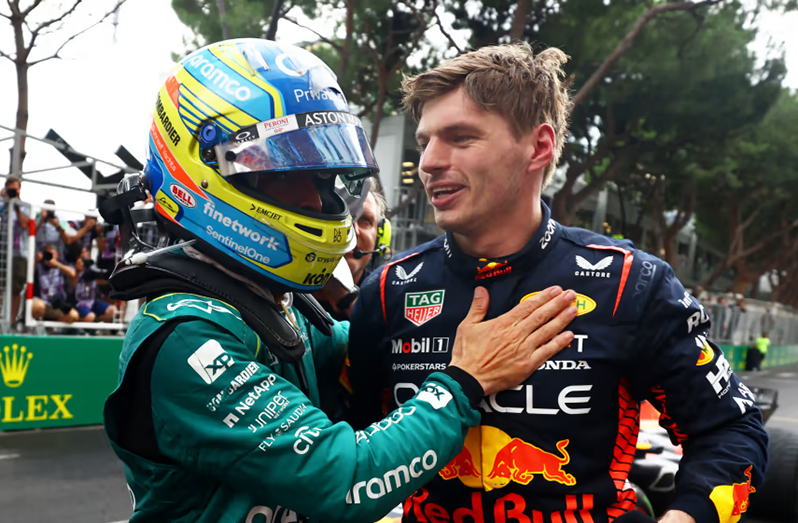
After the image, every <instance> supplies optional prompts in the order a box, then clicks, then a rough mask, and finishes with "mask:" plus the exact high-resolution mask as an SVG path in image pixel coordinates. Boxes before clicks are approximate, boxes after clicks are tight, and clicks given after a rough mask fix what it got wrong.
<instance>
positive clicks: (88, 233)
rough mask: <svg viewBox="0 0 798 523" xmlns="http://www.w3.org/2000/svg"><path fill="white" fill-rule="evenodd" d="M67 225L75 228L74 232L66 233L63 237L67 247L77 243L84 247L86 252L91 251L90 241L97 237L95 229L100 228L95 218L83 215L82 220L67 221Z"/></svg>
mask: <svg viewBox="0 0 798 523" xmlns="http://www.w3.org/2000/svg"><path fill="white" fill-rule="evenodd" d="M69 225H70V226H71V227H72V228H73V229H75V233H74V234H68V235H67V237H66V238H65V239H64V243H66V245H67V247H69V246H71V245H74V244H79V245H80V246H81V247H85V248H86V250H88V252H91V243H92V242H93V241H94V238H96V237H97V234H98V232H97V230H98V229H100V226H98V224H97V218H95V217H94V216H84V218H83V220H81V221H72V222H69Z"/></svg>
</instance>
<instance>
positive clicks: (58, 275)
mask: <svg viewBox="0 0 798 523" xmlns="http://www.w3.org/2000/svg"><path fill="white" fill-rule="evenodd" d="M36 260H37V263H36V273H35V276H34V284H33V295H34V296H35V297H34V298H33V304H32V305H31V315H32V316H33V318H34V319H36V320H41V319H44V320H46V321H62V322H64V323H72V322H75V321H77V320H78V311H77V310H75V308H74V307H73V306H72V305H71V304H70V303H69V301H68V294H67V279H69V278H74V277H75V276H76V272H75V269H74V268H72V267H70V266H69V265H67V264H65V263H61V262H60V261H58V250H57V249H56V247H55V245H47V246H46V247H45V248H44V250H43V251H41V252H39V253H38V254H37V255H36Z"/></svg>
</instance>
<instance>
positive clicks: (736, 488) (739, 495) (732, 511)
mask: <svg viewBox="0 0 798 523" xmlns="http://www.w3.org/2000/svg"><path fill="white" fill-rule="evenodd" d="M752 467H753V466H749V467H748V468H747V469H745V472H743V474H745V477H746V478H748V480H747V481H746V482H745V483H732V484H731V485H719V486H717V487H715V488H714V489H713V490H712V493H711V494H710V495H709V499H711V500H712V503H714V504H715V510H717V511H718V517H719V518H720V521H726V522H728V523H737V522H738V521H740V518H742V516H743V514H745V512H746V511H747V510H748V506H749V504H750V503H751V500H750V499H749V496H750V495H751V494H753V493H754V492H756V489H755V488H754V487H752V486H751V468H752Z"/></svg>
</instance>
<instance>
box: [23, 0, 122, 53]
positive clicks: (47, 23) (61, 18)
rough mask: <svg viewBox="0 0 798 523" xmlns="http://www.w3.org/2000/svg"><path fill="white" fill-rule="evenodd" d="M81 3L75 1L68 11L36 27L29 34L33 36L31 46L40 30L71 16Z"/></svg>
mask: <svg viewBox="0 0 798 523" xmlns="http://www.w3.org/2000/svg"><path fill="white" fill-rule="evenodd" d="M81 2H83V0H75V3H74V4H72V7H70V8H69V9H68V10H66V11H65V12H63V13H62V14H61V16H57V17H55V18H53V19H51V20H48V21H46V22H42V23H41V24H40V25H39V26H37V27H36V29H34V30H33V31H31V33H32V34H33V36H32V37H31V44H32V43H33V40H35V39H36V37H37V36H38V35H39V32H41V30H42V29H44V28H46V27H50V26H51V25H53V24H56V23H58V22H60V21H62V20H63V19H64V18H66V17H67V16H69V15H71V14H72V13H74V12H75V9H77V7H78V6H79V5H80V4H81ZM106 16H108V15H106ZM103 19H105V16H104V17H103ZM31 47H32V46H31Z"/></svg>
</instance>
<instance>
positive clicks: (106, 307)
mask: <svg viewBox="0 0 798 523" xmlns="http://www.w3.org/2000/svg"><path fill="white" fill-rule="evenodd" d="M93 263H94V262H92V260H91V259H90V258H88V257H86V258H84V257H81V258H78V259H77V261H76V262H75V276H73V277H71V278H70V284H71V285H72V288H73V289H74V296H75V302H76V306H75V309H76V310H77V311H78V316H79V319H80V321H85V322H93V321H107V322H110V321H113V319H114V314H115V313H116V307H114V306H113V305H110V304H108V303H105V302H104V301H102V300H100V299H98V298H97V279H99V278H102V277H104V276H105V275H104V273H102V272H99V271H94V270H92V265H93Z"/></svg>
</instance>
